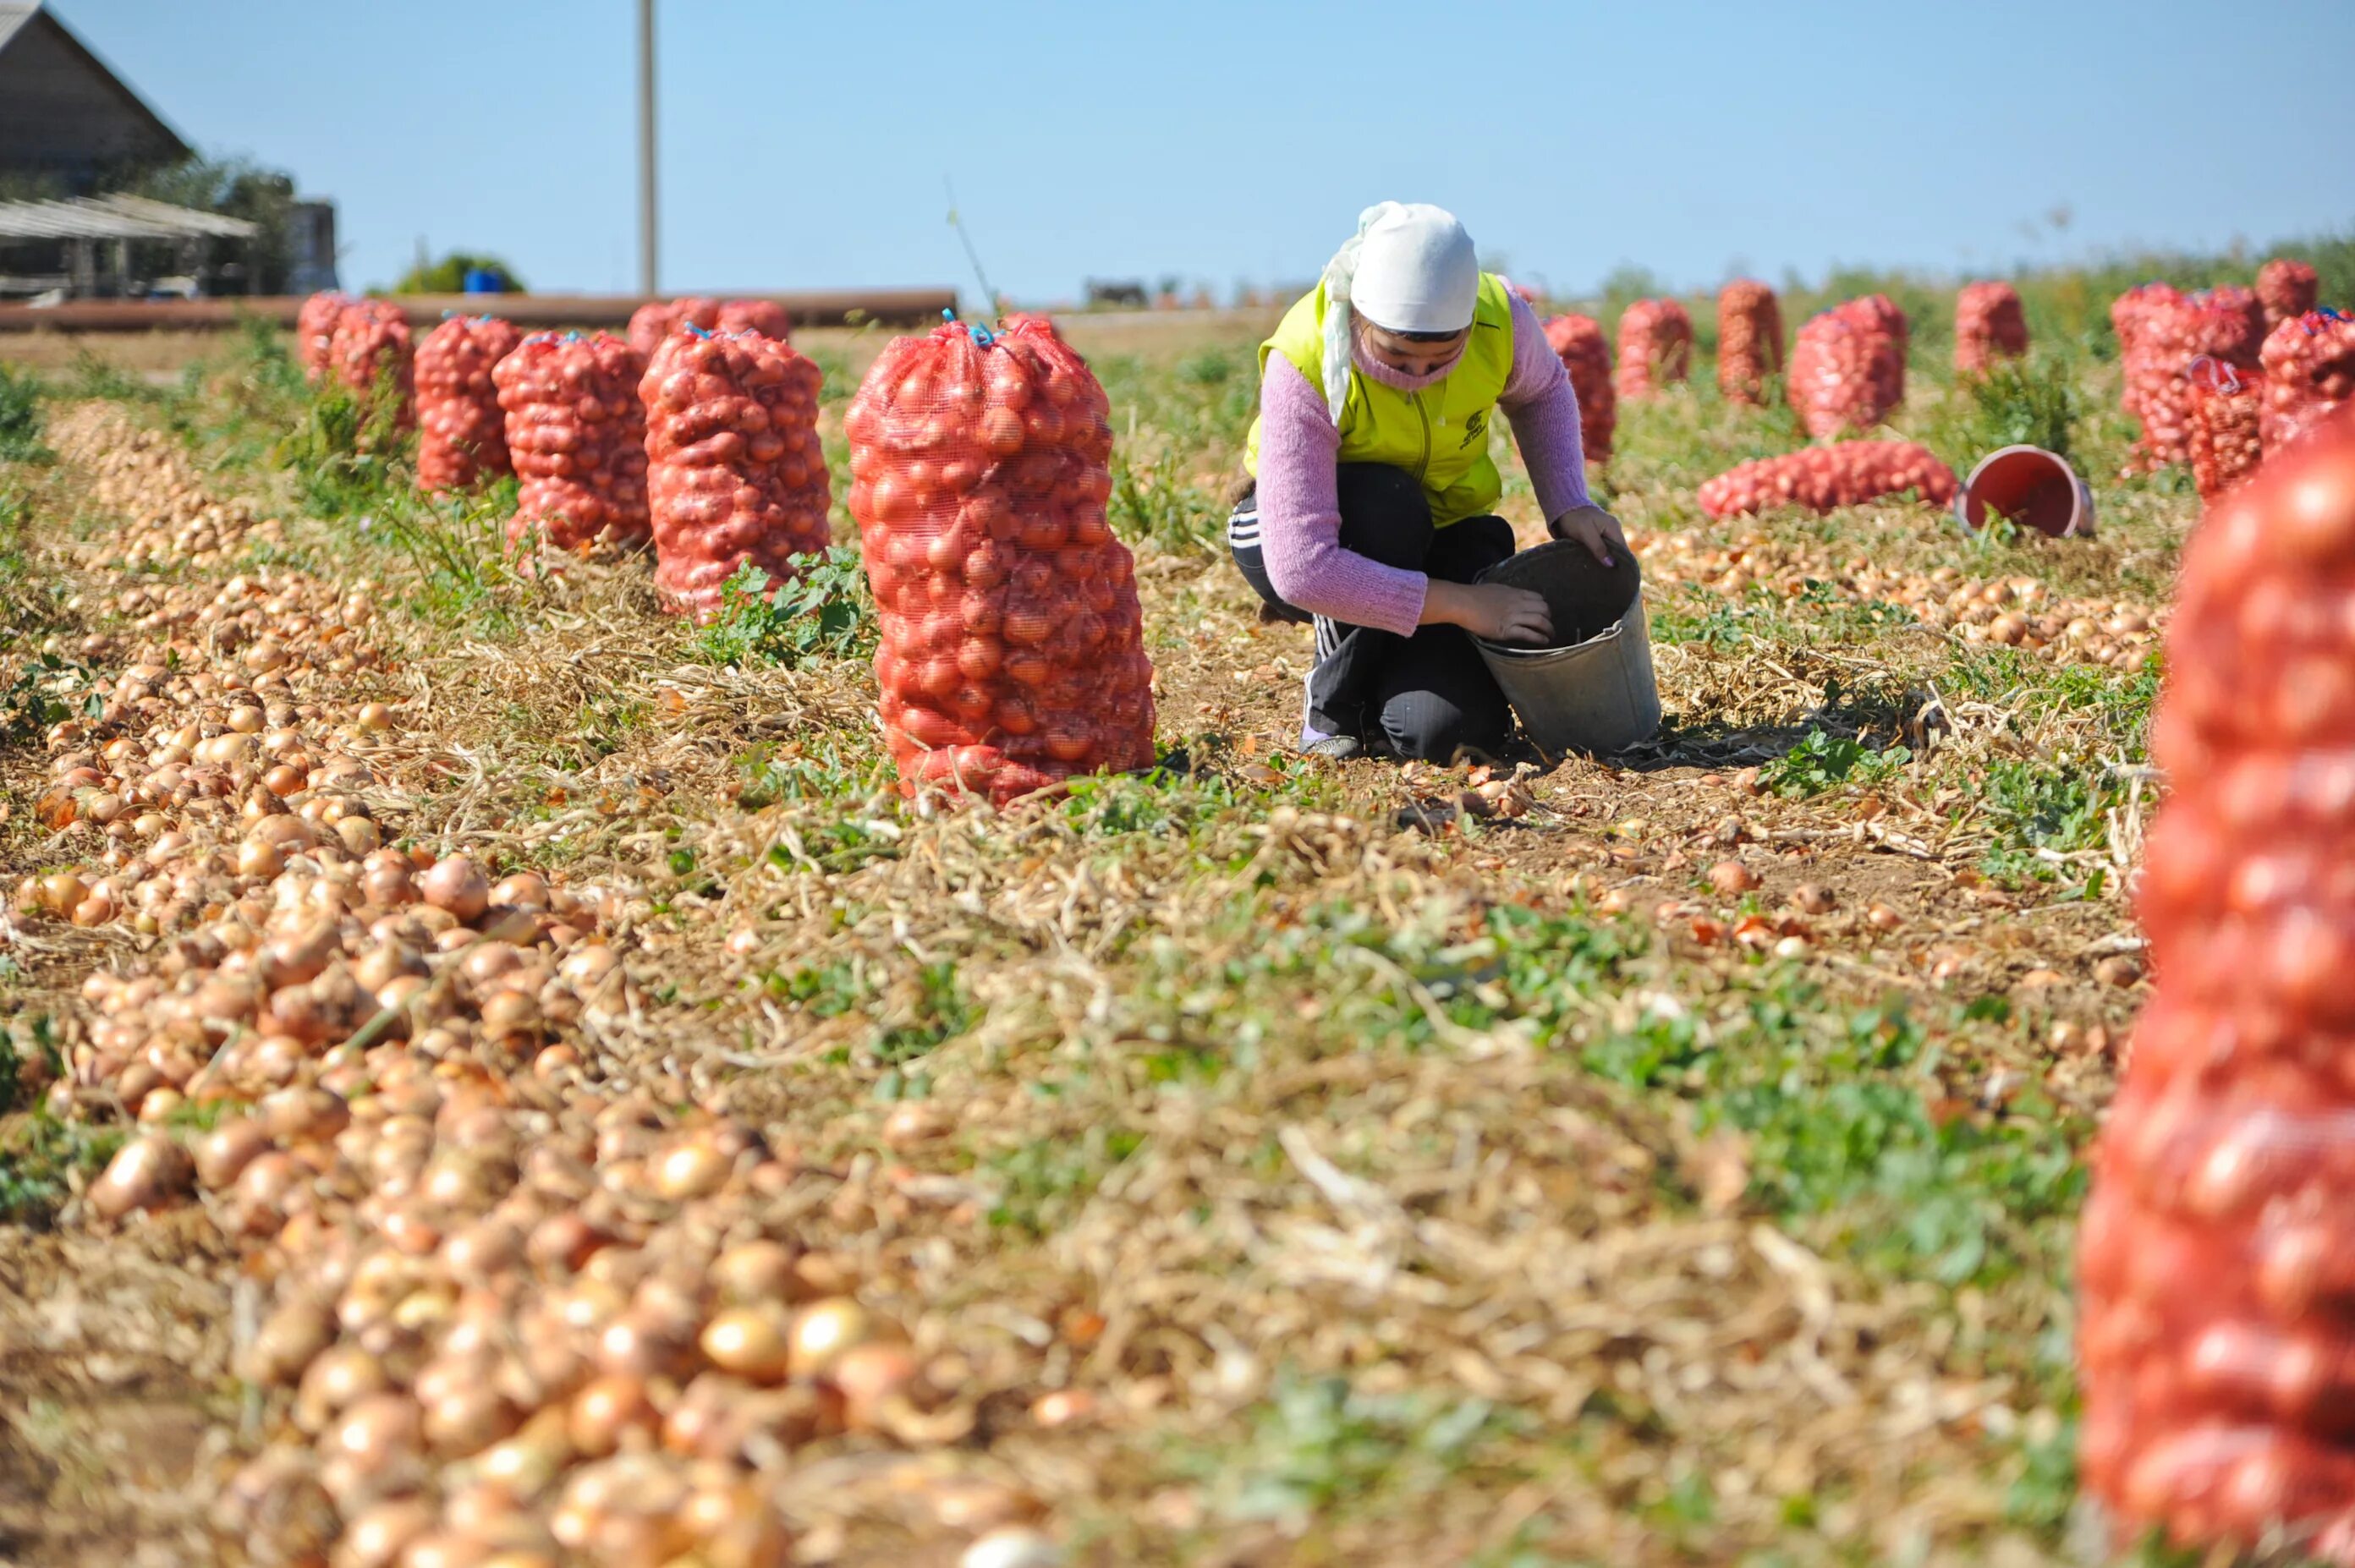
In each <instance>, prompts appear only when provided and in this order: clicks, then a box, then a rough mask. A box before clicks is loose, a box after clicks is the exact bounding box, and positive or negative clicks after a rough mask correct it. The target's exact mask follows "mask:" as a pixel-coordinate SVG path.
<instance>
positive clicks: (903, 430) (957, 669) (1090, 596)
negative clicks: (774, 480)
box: [844, 316, 1153, 804]
mask: <svg viewBox="0 0 2355 1568" xmlns="http://www.w3.org/2000/svg"><path fill="white" fill-rule="evenodd" d="M1109 409H1110V405H1109V403H1108V402H1107V401H1106V400H1105V398H1104V393H1103V388H1102V387H1101V386H1099V385H1098V384H1097V383H1096V379H1095V377H1094V376H1093V375H1092V373H1091V372H1090V371H1089V369H1088V368H1087V365H1086V363H1085V361H1083V360H1082V359H1081V358H1080V357H1079V356H1078V355H1077V354H1075V353H1073V352H1072V351H1071V349H1070V348H1069V347H1066V346H1065V344H1064V343H1063V340H1062V339H1061V338H1060V337H1058V336H1056V335H1055V330H1054V328H1053V326H1052V325H1050V324H1049V323H1047V322H1046V321H1044V320H1040V319H1037V318H1033V317H1027V316H1016V317H1013V318H1010V319H1009V320H1008V322H1007V325H1006V329H1005V330H1004V331H1003V332H1001V333H998V334H996V336H991V335H990V334H988V333H987V332H986V330H984V329H981V328H977V327H967V326H964V325H958V324H955V323H950V324H948V325H943V326H941V327H939V328H937V329H935V330H934V331H933V332H932V334H931V335H930V336H924V337H902V338H897V339H895V340H893V342H892V343H891V345H890V347H888V348H886V349H885V350H884V351H883V355H882V357H880V358H879V359H878V360H877V361H876V362H875V365H874V368H872V369H870V370H869V371H868V374H867V379H866V380H865V381H864V382H863V383H862V384H861V385H860V387H859V389H858V396H857V397H855V398H854V399H852V400H851V404H850V410H849V412H848V414H847V417H846V418H845V420H844V428H845V430H846V432H847V433H848V435H849V437H850V463H851V475H852V481H851V487H850V510H851V515H852V516H853V517H857V518H858V528H859V539H860V541H861V545H862V548H863V553H864V555H865V558H866V565H867V578H868V583H869V585H870V586H871V587H872V588H873V589H874V592H875V605H876V610H877V613H878V615H879V619H880V622H881V627H882V645H881V646H880V647H879V649H878V650H877V652H876V655H875V675H876V679H877V681H878V683H879V685H880V686H881V688H882V699H881V703H880V710H881V714H882V719H883V726H884V734H885V736H886V738H887V739H888V741H890V747H891V755H892V758H893V760H894V761H895V762H896V763H898V764H899V770H900V787H901V788H902V789H904V790H907V791H909V792H911V793H912V792H913V791H914V790H915V789H916V788H917V786H919V785H920V784H939V785H945V786H953V787H963V788H965V789H969V790H974V791H976V792H980V793H986V794H987V795H988V796H989V797H990V798H991V799H992V800H994V801H996V802H998V803H1000V804H1003V803H1004V802H1006V801H1007V800H1010V799H1012V798H1014V797H1015V796H1017V795H1023V794H1026V793H1028V792H1029V791H1031V790H1035V789H1039V788H1041V787H1043V786H1045V785H1047V784H1052V783H1053V782H1055V781H1056V780H1058V779H1060V778H1063V777H1065V776H1068V775H1070V774H1072V773H1090V772H1093V771H1095V770H1098V769H1104V768H1111V769H1121V768H1135V767H1142V766H1144V765H1146V763H1150V762H1151V761H1152V760H1153V691H1152V683H1153V667H1152V665H1151V663H1150V662H1149V661H1148V660H1147V659H1146V656H1145V642H1144V630H1143V619H1142V616H1141V615H1140V613H1139V611H1138V608H1137V601H1136V579H1135V571H1134V569H1133V566H1132V563H1131V561H1130V559H1129V553H1128V549H1127V547H1125V546H1124V545H1123V544H1122V543H1121V542H1120V541H1119V540H1118V539H1114V537H1113V534H1112V529H1111V528H1110V527H1109V526H1108V524H1107V523H1106V521H1105V517H1104V501H1105V498H1106V497H1107V496H1110V495H1111V493H1112V476H1111V474H1110V471H1109V469H1108V468H1107V466H1106V464H1107V463H1108V461H1109V459H1110V457H1111V453H1112V426H1111V424H1110V423H1109V422H1108V417H1107V416H1108V412H1109Z"/></svg>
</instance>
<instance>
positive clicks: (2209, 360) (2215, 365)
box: [2183, 354, 2241, 392]
mask: <svg viewBox="0 0 2355 1568" xmlns="http://www.w3.org/2000/svg"><path fill="white" fill-rule="evenodd" d="M2183 374H2184V376H2185V378H2186V379H2189V380H2191V381H2193V382H2196V383H2197V384H2199V385H2200V386H2202V387H2205V388H2207V389H2209V390H2210V391H2211V392H2237V391H2239V390H2240V389H2241V373H2240V371H2238V370H2237V369H2235V368H2232V364H2231V363H2230V362H2229V361H2227V360H2223V359H2219V358H2217V357H2215V356H2214V355H2213V354H2202V355H2200V356H2199V357H2196V358H2194V359H2193V360H2192V361H2191V363H2190V364H2189V365H2187V366H2185V367H2184V368H2183Z"/></svg>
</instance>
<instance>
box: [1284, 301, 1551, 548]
mask: <svg viewBox="0 0 2355 1568" xmlns="http://www.w3.org/2000/svg"><path fill="white" fill-rule="evenodd" d="M1271 354H1281V355H1283V356H1284V357H1285V358H1286V359H1289V360H1291V361H1292V363H1293V364H1294V366H1295V367H1296V368H1298V369H1299V371H1300V373H1301V374H1302V375H1303V376H1305V377H1307V378H1308V384H1309V385H1310V386H1312V387H1314V388H1316V389H1317V396H1318V397H1319V398H1322V397H1323V396H1324V389H1325V285H1324V284H1322V283H1319V284H1317V285H1316V291H1315V292H1314V293H1309V294H1307V295H1305V296H1304V297H1303V298H1302V299H1301V300H1300V301H1299V302H1298V303H1297V304H1294V305H1293V307H1292V308H1291V309H1290V310H1288V311H1286V312H1284V320H1283V321H1282V322H1280V323H1278V324H1277V325H1276V329H1275V336H1273V337H1271V338H1269V339H1268V340H1267V341H1266V342H1265V343H1263V344H1261V345H1260V346H1259V368H1260V374H1261V376H1262V377H1263V378H1264V377H1265V376H1266V374H1267V357H1268V356H1269V355H1271ZM1512 373H1513V302H1512V296H1511V295H1510V294H1508V293H1507V292H1506V290H1505V282H1504V280H1503V279H1502V278H1499V277H1497V275H1496V274H1495V273H1493V272H1483V273H1481V274H1480V297H1479V302H1478V304H1476V306H1475V307H1474V309H1473V312H1472V336H1471V337H1470V338H1469V339H1468V340H1467V341H1466V342H1465V345H1464V355H1463V357H1462V358H1460V359H1458V360H1456V362H1455V368H1454V369H1452V370H1450V371H1449V372H1448V373H1447V374H1446V376H1445V377H1444V378H1443V379H1441V380H1440V381H1439V382H1438V384H1436V385H1435V386H1430V387H1425V388H1424V389H1423V390H1421V391H1419V392H1401V391H1400V390H1399V389H1397V388H1395V387H1386V386H1384V385H1382V384H1381V383H1380V381H1377V380H1373V379H1370V378H1369V377H1368V376H1367V375H1366V374H1365V372H1364V371H1362V370H1360V369H1359V368H1357V366H1356V365H1355V364H1352V365H1351V366H1350V367H1349V397H1348V402H1346V403H1344V404H1343V405H1342V408H1341V455H1340V460H1341V461H1342V462H1343V463H1386V464H1390V465H1391V467H1393V468H1402V469H1404V470H1406V471H1407V472H1408V473H1409V474H1412V475H1414V476H1415V477H1416V478H1417V479H1419V480H1421V481H1422V483H1423V496H1425V498H1426V499H1428V500H1429V501H1430V502H1431V520H1432V521H1433V523H1435V524H1437V525H1438V526H1439V527H1441V528H1445V527H1446V526H1447V525H1448V524H1450V523H1460V522H1462V521H1463V520H1464V519H1465V518H1466V517H1482V516H1485V515H1486V514H1487V513H1490V512H1493V511H1495V510H1496V509H1497V497H1498V496H1501V495H1503V494H1504V491H1505V481H1504V477H1503V475H1499V474H1498V473H1497V462H1496V459H1495V458H1493V457H1491V456H1490V455H1489V454H1488V430H1489V426H1490V424H1491V422H1492V421H1494V419H1495V415H1496V409H1497V399H1498V398H1499V397H1501V396H1503V395H1504V391H1505V383H1506V381H1507V380H1508V379H1510V378H1511V376H1512ZM1243 467H1244V469H1245V470H1246V471H1247V472H1248V473H1250V474H1251V475H1252V477H1254V478H1256V477H1258V475H1259V420H1258V418H1257V416H1253V418H1252V427H1251V438H1250V440H1249V441H1248V442H1246V443H1245V444H1244V448H1243Z"/></svg>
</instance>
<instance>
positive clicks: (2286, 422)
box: [2258, 310, 2355, 452]
mask: <svg viewBox="0 0 2355 1568" xmlns="http://www.w3.org/2000/svg"><path fill="white" fill-rule="evenodd" d="M2258 357H2259V362H2260V363H2261V364H2262V365H2263V366H2264V386H2265V410H2264V416H2263V419H2262V422H2261V432H2262V434H2263V436H2264V445H2265V450H2266V451H2267V452H2275V451H2279V450H2280V449H2281V448H2283V447H2286V446H2287V445H2288V444H2289V443H2292V442H2294V441H2296V439H2297V438H2298V437H2299V436H2301V435H2303V434H2305V433H2306V432H2307V430H2309V429H2311V428H2312V427H2313V426H2315V425H2316V424H2318V423H2319V422H2321V421H2323V420H2325V419H2327V418H2328V417H2329V416H2330V415H2331V414H2332V413H2333V412H2335V411H2337V410H2338V408H2339V404H2340V403H2342V402H2344V401H2346V400H2347V399H2348V398H2350V397H2355V321H2350V320H2349V319H2347V318H2346V317H2344V316H2341V315H2339V313H2338V312H2336V311H2329V310H2313V311H2308V312H2307V313H2306V314H2305V315H2301V316H2297V317H2295V318H2294V319H2292V320H2289V321H2286V322H2283V323H2282V324H2281V325H2279V326H2276V327H2275V328H2274V329H2273V331H2272V332H2271V333H2270V334H2268V335H2267V336H2266V337H2265V344H2264V348H2263V349H2262V350H2260V351H2259V356H2258Z"/></svg>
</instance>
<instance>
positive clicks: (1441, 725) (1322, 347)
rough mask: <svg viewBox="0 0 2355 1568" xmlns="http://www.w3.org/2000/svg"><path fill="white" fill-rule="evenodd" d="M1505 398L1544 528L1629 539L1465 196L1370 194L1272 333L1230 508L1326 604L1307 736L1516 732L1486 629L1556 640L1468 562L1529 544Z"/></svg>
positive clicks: (1537, 614)
mask: <svg viewBox="0 0 2355 1568" xmlns="http://www.w3.org/2000/svg"><path fill="white" fill-rule="evenodd" d="M1500 409H1501V410H1503V411H1504V412H1505V413H1506V415H1507V416H1508V418H1509V419H1510V420H1511V421H1512V426H1513V434H1514V438H1515V440H1517V441H1518V443H1519V444H1520V450H1521V461H1522V463H1523V464H1525V465H1526V466H1527V467H1528V469H1529V480H1530V483H1531V485H1532V486H1533V487H1534V488H1535V489H1536V491H1537V498H1538V503H1539V505H1540V507H1542V508H1543V510H1544V513H1545V516H1546V518H1547V526H1548V528H1549V530H1550V532H1551V533H1552V534H1553V536H1554V537H1555V538H1557V539H1575V540H1577V541H1579V542H1580V543H1582V544H1583V545H1584V546H1585V547H1586V548H1587V549H1590V550H1592V551H1593V553H1594V555H1595V557H1596V558H1597V559H1598V560H1602V561H1604V563H1605V564H1606V565H1607V564H1609V563H1610V561H1611V560H1612V558H1613V554H1614V552H1615V551H1624V550H1625V549H1626V548H1627V544H1626V540H1625V538H1624V537H1623V535H1622V534H1621V532H1620V528H1619V524H1618V522H1617V520H1616V519H1614V517H1611V515H1610V514H1609V513H1607V512H1604V510H1602V509H1601V508H1600V507H1596V506H1595V505H1594V504H1593V502H1592V501H1591V500H1590V499H1589V498H1588V496H1587V493H1586V471H1585V464H1584V462H1583V460H1582V457H1581V455H1580V452H1579V437H1578V401H1577V399H1576V397H1575V396H1574V395H1573V394H1572V391H1571V389H1570V378H1569V377H1568V375H1567V374H1565V373H1564V371H1563V369H1562V367H1561V360H1560V359H1558V358H1556V357H1555V356H1554V353H1553V351H1552V349H1551V348H1550V347H1548V346H1547V343H1546V340H1545V332H1544V329H1543V327H1542V326H1540V324H1539V322H1538V318H1537V314H1536V312H1534V311H1533V310H1531V309H1530V308H1529V304H1527V303H1526V302H1525V301H1523V300H1522V299H1521V298H1520V297H1519V296H1518V294H1516V293H1514V292H1513V291H1512V289H1511V288H1510V287H1508V285H1507V283H1505V281H1504V280H1503V279H1502V278H1499V277H1497V275H1496V274H1494V273H1490V272H1481V271H1480V270H1479V265H1478V262H1477V261H1476V259H1475V255H1474V251H1473V247H1472V239H1471V236H1469V235H1468V234H1466V233H1465V230H1464V226H1463V225H1462V224H1461V223H1459V222H1457V221H1456V219H1455V218H1454V217H1453V216H1452V215H1451V214H1449V213H1447V212H1444V211H1443V210H1441V209H1440V208H1435V207H1426V206H1403V205H1401V204H1400V203H1397V202H1384V203H1382V204H1381V205H1380V206H1378V207H1372V208H1367V209H1366V211H1365V213H1364V214H1363V215H1362V216H1361V217H1360V218H1359V225H1358V233H1357V235H1356V236H1355V237H1354V238H1353V239H1351V240H1349V242H1348V244H1346V245H1344V246H1343V247H1342V248H1341V250H1340V251H1339V253H1338V254H1337V255H1336V256H1335V257H1334V258H1333V260H1332V261H1331V262H1330V263H1328V264H1327V267H1326V269H1325V273H1324V277H1323V279H1322V281H1320V282H1319V283H1318V284H1317V286H1316V289H1315V291H1314V292H1312V293H1309V294H1308V295H1307V296H1306V297H1305V298H1304V299H1302V300H1301V301H1299V303H1297V304H1295V305H1294V306H1293V307H1292V308H1291V309H1290V310H1289V311H1288V312H1286V313H1285V315H1284V320H1283V322H1282V323H1281V324H1280V325H1278V326H1277V327H1276V329H1275V336H1273V337H1271V338H1269V339H1268V340H1267V341H1266V342H1265V343H1264V344H1262V345H1261V346H1260V412H1259V417H1258V419H1257V420H1255V421H1253V423H1252V432H1251V439H1250V443H1249V445H1248V447H1247V448H1246V452H1245V459H1244V464H1245V467H1246V469H1247V471H1248V472H1249V474H1250V475H1251V480H1252V483H1251V485H1250V486H1249V487H1248V488H1247V489H1246V490H1245V491H1244V493H1243V495H1242V496H1241V499H1240V500H1238V501H1237V503H1236V505H1235V508H1234V512H1233V515H1232V516H1231V517H1230V518H1229V519H1228V524H1227V539H1228V545H1229V547H1230V549H1231V550H1232V551H1233V553H1234V558H1235V564H1236V565H1237V566H1238V567H1240V568H1241V571H1242V574H1243V576H1244V577H1245V579H1247V580H1248V581H1250V583H1251V585H1252V588H1254V589H1255V590H1257V591H1258V592H1259V594H1260V597H1261V598H1262V599H1263V601H1265V603H1267V604H1268V605H1269V606H1270V607H1271V609H1272V610H1273V613H1276V614H1278V615H1280V616H1282V617H1284V618H1285V619H1288V620H1294V621H1313V622H1314V623H1315V626H1316V664H1315V667H1313V668H1312V669H1311V670H1310V671H1309V673H1308V679H1307V688H1308V689H1307V699H1306V708H1307V712H1306V717H1305V720H1304V722H1303V724H1302V726H1301V745H1302V748H1303V749H1304V750H1305V751H1307V752H1312V753H1315V754H1317V755H1322V756H1332V757H1352V756H1356V755H1358V754H1359V753H1360V752H1366V751H1369V750H1372V751H1378V752H1388V753H1391V754H1392V755H1396V756H1401V757H1418V758H1427V759H1430V760H1432V761H1435V762H1443V763H1444V762H1448V761H1452V760H1453V759H1454V758H1455V756H1456V755H1457V753H1458V752H1478V753H1484V754H1487V755H1490V756H1493V755H1495V754H1496V753H1497V752H1499V751H1500V750H1501V749H1502V748H1503V746H1504V743H1505V740H1506V737H1507V735H1508V733H1509V731H1510V730H1511V727H1512V713H1511V709H1510V708H1509V707H1508V705H1507V703H1506V700H1505V696H1504V693H1503V692H1501V691H1499V690H1498V689H1497V682H1496V679H1495V677H1492V676H1491V675H1490V674H1489V673H1488V667H1487V663H1486V661H1484V660H1483V659H1482V658H1481V656H1480V650H1479V649H1478V648H1477V647H1476V646H1475V645H1474V644H1473V641H1472V639H1473V638H1474V637H1475V636H1479V637H1485V638H1487V639H1488V640H1489V641H1491V642H1498V643H1518V644H1523V645H1529V646H1537V647H1542V646H1545V645H1548V642H1549V639H1550V635H1551V633H1552V627H1551V625H1550V624H1549V622H1548V618H1547V613H1546V604H1545V601H1544V600H1543V599H1542V598H1540V596H1539V595H1537V594H1535V593H1532V592H1529V591H1528V590H1526V589H1519V588H1511V587H1507V586H1505V585H1503V584H1500V583H1476V582H1475V581H1473V579H1474V578H1476V577H1477V576H1478V575H1479V574H1480V573H1481V572H1482V571H1486V570H1487V568H1489V567H1491V566H1494V565H1496V564H1497V562H1499V561H1501V560H1505V559H1506V558H1507V557H1508V556H1510V555H1511V554H1512V553H1513V530H1512V528H1511V526H1510V525H1509V524H1508V523H1507V522H1506V521H1505V519H1504V518H1502V517H1498V516H1497V515H1496V511H1495V508H1496V505H1497V497H1498V496H1500V495H1501V494H1502V493H1503V489H1504V481H1503V478H1502V476H1501V475H1499V474H1498V473H1497V464H1496V460H1495V459H1494V458H1493V457H1492V456H1491V455H1490V451H1489V447H1490V441H1491V432H1490V428H1489V427H1490V423H1491V421H1493V420H1494V418H1495V416H1496V413H1497V411H1498V410H1500Z"/></svg>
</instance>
